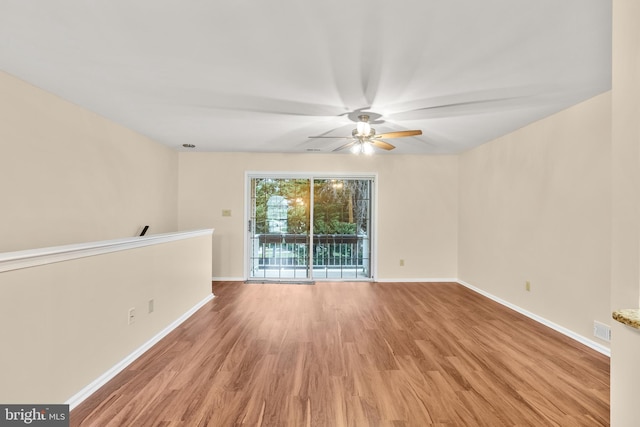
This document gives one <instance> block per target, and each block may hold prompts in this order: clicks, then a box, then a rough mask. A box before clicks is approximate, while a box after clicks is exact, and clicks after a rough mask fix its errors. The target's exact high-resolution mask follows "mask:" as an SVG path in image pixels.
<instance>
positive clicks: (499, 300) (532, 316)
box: [454, 279, 611, 357]
mask: <svg viewBox="0 0 640 427" xmlns="http://www.w3.org/2000/svg"><path fill="white" fill-rule="evenodd" d="M454 281H455V282H458V283H460V284H461V285H462V286H464V287H466V288H469V289H471V290H472V291H474V292H477V293H479V294H480V295H484V296H485V297H487V298H489V299H491V300H493V301H495V302H497V303H498V304H502V305H504V306H505V307H508V308H510V309H512V310H514V311H517V312H518V313H520V314H523V315H525V316H527V317H528V318H530V319H533V320H535V321H536V322H538V323H542V324H543V325H545V326H548V327H549V328H551V329H553V330H555V331H558V332H560V333H561V334H563V335H566V336H568V337H569V338H571V339H574V340H576V341H578V342H579V343H581V344H584V345H586V346H587V347H589V348H592V349H593V350H595V351H597V352H598V353H602V354H604V355H605V356H608V357H611V349H609V348H607V347H605V346H603V345H602V344H599V343H597V342H595V341H593V340H590V339H588V338H586V337H583V336H582V335H580V334H577V333H575V332H573V331H572V330H570V329H567V328H565V327H564V326H560V325H558V324H557V323H553V322H552V321H550V320H547V319H545V318H544V317H541V316H538V315H537V314H534V313H531V312H530V311H527V310H525V309H524V308H522V307H519V306H517V305H515V304H512V303H510V302H508V301H505V300H503V299H502V298H498V297H497V296H495V295H492V294H490V293H489V292H486V291H484V290H482V289H480V288H476V287H475V286H473V285H470V284H469V283H467V282H465V281H463V280H460V279H456V280H454Z"/></svg>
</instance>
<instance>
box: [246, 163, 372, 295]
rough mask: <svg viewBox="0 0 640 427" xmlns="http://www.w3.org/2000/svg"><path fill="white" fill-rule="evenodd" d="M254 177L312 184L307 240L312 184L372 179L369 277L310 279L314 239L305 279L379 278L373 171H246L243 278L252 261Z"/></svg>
mask: <svg viewBox="0 0 640 427" xmlns="http://www.w3.org/2000/svg"><path fill="white" fill-rule="evenodd" d="M254 178H273V179H308V180H309V181H310V183H311V188H310V190H311V194H310V200H311V202H310V205H311V206H310V207H309V209H310V212H309V214H310V218H311V219H310V221H309V222H310V230H309V233H310V237H312V236H313V232H314V231H313V193H314V181H315V180H317V179H368V180H371V185H372V188H371V198H372V200H371V207H370V210H371V212H370V213H369V215H370V221H371V228H370V230H369V239H370V247H371V254H370V261H369V262H370V265H369V269H370V272H371V277H370V278H357V279H348V280H347V279H324V278H319V279H318V278H314V277H313V263H312V259H311V258H312V257H313V250H312V249H311V248H312V247H313V238H311V242H310V250H309V272H310V276H311V277H310V278H309V279H306V280H313V281H328V282H332V281H333V282H335V281H350V282H351V281H361V282H374V281H375V278H376V277H377V276H378V262H377V260H378V256H377V255H378V244H377V241H378V239H377V235H378V220H377V218H378V174H377V173H375V172H371V173H368V172H356V173H354V172H273V171H268V172H263V171H245V174H244V181H245V185H244V204H245V206H244V233H243V245H244V251H243V252H244V262H243V269H244V279H245V280H250V279H251V278H250V274H249V267H250V263H251V262H250V260H251V256H252V254H251V250H252V247H251V245H250V244H249V235H250V230H249V221H250V220H251V209H252V206H251V191H252V189H251V180H252V179H254Z"/></svg>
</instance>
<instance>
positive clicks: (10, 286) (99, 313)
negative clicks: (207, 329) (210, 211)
mask: <svg viewBox="0 0 640 427" xmlns="http://www.w3.org/2000/svg"><path fill="white" fill-rule="evenodd" d="M210 259H211V235H206V236H201V237H193V238H188V239H184V240H178V241H173V242H168V243H161V244H156V245H153V246H146V247H141V248H136V249H128V250H123V251H120V252H112V253H107V254H103V255H97V256H90V257H86V258H79V259H74V260H70V261H64V262H58V263H54V264H48V265H42V266H37V267H30V268H23V269H19V270H13V271H6V272H3V273H0V290H1V291H2V297H1V298H0V342H2V351H0V366H1V367H2V371H3V372H2V377H1V378H2V381H1V382H0V402H3V403H25V402H29V403H63V402H65V401H67V400H68V399H70V398H71V397H72V396H73V395H75V394H76V393H78V392H80V391H81V390H82V389H83V388H84V387H86V386H87V385H89V384H90V383H91V382H93V381H94V380H96V379H98V377H100V376H101V375H103V374H104V373H105V372H107V371H108V370H109V369H111V368H112V367H113V366H114V365H116V364H117V363H118V362H121V361H122V360H123V359H125V357H127V356H128V355H129V354H131V353H132V352H133V351H134V350H137V349H138V348H139V347H140V346H142V345H143V344H144V343H146V342H147V341H149V340H150V339H151V338H153V337H154V336H155V335H156V334H158V333H159V332H160V331H162V330H163V329H164V328H166V327H167V326H168V325H170V324H171V323H172V322H174V321H176V319H178V318H180V316H182V315H183V314H185V313H186V312H187V311H188V310H189V309H191V308H192V307H194V306H196V305H197V304H198V303H199V302H201V301H203V300H204V299H206V298H207V297H209V296H210V295H211V264H210V262H209V260H210ZM150 299H153V300H154V303H155V304H154V306H155V307H154V311H153V313H150V314H149V313H148V309H147V307H148V301H149V300H150ZM132 307H135V308H136V320H135V322H134V323H133V324H131V325H129V324H128V322H127V314H128V311H129V309H130V308H132Z"/></svg>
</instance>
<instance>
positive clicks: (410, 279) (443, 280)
mask: <svg viewBox="0 0 640 427" xmlns="http://www.w3.org/2000/svg"><path fill="white" fill-rule="evenodd" d="M374 281H375V282H379V283H451V282H454V283H457V282H458V279H456V278H451V277H447V278H437V277H436V278H433V277H432V278H428V279H416V278H414V277H404V278H400V279H397V278H396V279H380V278H377V279H375V280H374Z"/></svg>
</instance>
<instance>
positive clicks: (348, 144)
mask: <svg viewBox="0 0 640 427" xmlns="http://www.w3.org/2000/svg"><path fill="white" fill-rule="evenodd" d="M355 143H356V141H349V142H347V143H346V144H344V145H341V146H340V147H338V148H336V149H335V150H333V151H340V150H344V149H345V148H349V147H351V146H352V145H353V144H355Z"/></svg>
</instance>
